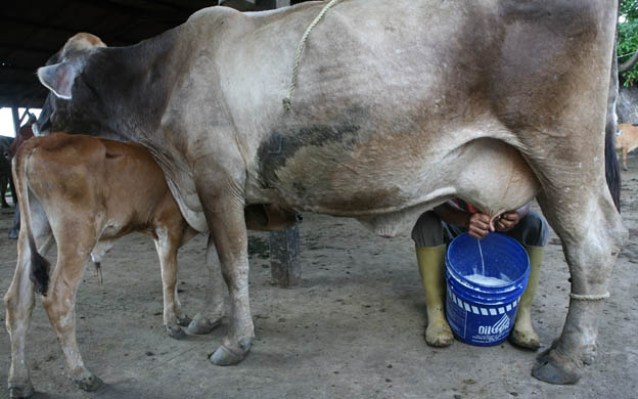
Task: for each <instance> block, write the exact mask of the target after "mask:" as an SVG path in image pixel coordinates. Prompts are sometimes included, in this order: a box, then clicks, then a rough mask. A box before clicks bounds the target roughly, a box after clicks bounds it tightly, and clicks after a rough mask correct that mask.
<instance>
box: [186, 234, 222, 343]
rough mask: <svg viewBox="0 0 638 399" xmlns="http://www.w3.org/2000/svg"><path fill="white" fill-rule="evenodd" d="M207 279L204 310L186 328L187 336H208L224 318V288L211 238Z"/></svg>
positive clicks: (209, 240)
mask: <svg viewBox="0 0 638 399" xmlns="http://www.w3.org/2000/svg"><path fill="white" fill-rule="evenodd" d="M206 266H207V269H208V274H209V275H208V279H207V288H206V293H205V295H206V298H205V303H204V309H203V310H202V311H201V312H199V313H197V314H196V315H195V317H193V320H192V321H191V322H190V324H189V325H188V328H187V330H186V331H187V332H188V333H189V334H195V335H198V334H208V333H209V332H211V331H213V329H215V327H217V326H218V325H220V324H221V321H222V317H223V316H224V296H225V291H226V286H225V285H224V278H223V276H222V272H221V267H220V264H219V259H218V256H217V250H216V249H215V243H214V242H213V239H212V236H209V237H208V247H207V251H206Z"/></svg>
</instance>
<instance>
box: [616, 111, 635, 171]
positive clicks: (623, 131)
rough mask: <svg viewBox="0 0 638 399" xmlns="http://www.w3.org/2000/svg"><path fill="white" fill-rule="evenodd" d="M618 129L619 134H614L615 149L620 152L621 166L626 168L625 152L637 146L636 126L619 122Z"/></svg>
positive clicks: (627, 152)
mask: <svg viewBox="0 0 638 399" xmlns="http://www.w3.org/2000/svg"><path fill="white" fill-rule="evenodd" d="M618 129H619V130H620V134H619V135H618V136H616V151H618V152H622V167H623V169H624V170H627V169H628V168H627V154H629V153H630V152H632V151H633V150H635V149H636V148H638V126H636V125H632V124H629V123H621V124H619V125H618Z"/></svg>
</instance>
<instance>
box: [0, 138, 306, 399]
mask: <svg viewBox="0 0 638 399" xmlns="http://www.w3.org/2000/svg"><path fill="white" fill-rule="evenodd" d="M13 174H14V176H15V180H16V186H17V188H18V190H17V191H18V201H19V204H20V208H21V209H22V210H23V215H22V217H23V222H22V226H21V228H20V234H19V238H18V261H17V266H16V270H15V274H14V277H13V281H12V283H11V286H10V287H9V290H8V292H7V294H6V295H5V298H4V301H5V305H6V311H7V315H6V325H7V330H8V331H9V335H10V338H11V369H10V372H9V390H10V396H11V397H12V398H17V397H28V396H30V395H31V394H32V393H33V386H32V384H31V381H30V378H29V370H28V368H27V366H26V364H27V363H26V360H25V353H24V347H25V338H26V333H27V330H28V327H29V322H30V317H31V311H32V309H33V307H34V292H38V293H40V294H42V295H43V296H44V298H43V305H44V308H45V310H46V312H47V314H48V317H49V320H50V322H51V325H52V326H53V329H54V330H55V333H56V335H57V337H58V340H59V341H60V344H61V346H62V350H63V352H64V355H65V357H66V361H67V365H68V367H69V369H70V371H71V375H72V378H73V379H74V381H75V382H76V384H77V385H78V386H79V387H80V388H82V389H84V390H89V391H91V390H95V389H97V388H98V387H99V386H100V385H101V381H100V379H99V378H98V377H97V376H95V375H94V374H92V373H91V372H90V371H89V370H88V369H87V368H86V367H85V366H84V363H83V360H82V357H81V355H80V351H79V349H78V345H77V342H76V338H75V331H76V326H75V295H76V291H77V288H78V284H79V282H80V280H81V277H82V274H83V271H84V264H85V262H86V261H87V259H88V257H89V254H91V256H92V258H93V260H94V261H96V262H99V261H100V260H101V257H102V256H103V255H104V253H105V252H106V251H108V249H109V248H110V247H111V244H112V242H113V241H114V240H116V239H117V238H119V237H122V236H124V235H126V234H128V233H131V232H133V231H139V232H142V233H146V234H148V235H150V236H151V237H153V240H154V241H155V246H156V249H157V253H158V255H159V259H160V266H161V274H162V283H163V295H164V325H165V326H166V329H167V330H168V333H169V335H170V336H171V337H173V338H180V337H182V336H183V335H184V332H183V331H182V329H181V328H180V326H185V325H188V322H189V319H188V318H187V317H186V316H185V315H184V314H183V313H182V310H181V306H180V302H179V299H178V297H177V291H176V280H177V276H176V274H177V251H178V249H179V248H180V246H181V245H182V244H183V243H185V242H186V241H187V240H189V239H190V238H192V237H193V236H194V235H195V234H197V232H196V231H195V230H194V229H192V228H191V227H189V225H188V224H187V223H186V221H185V219H184V218H183V217H182V214H181V213H180V210H179V208H178V206H177V203H176V202H175V200H174V199H173V197H172V195H171V193H170V191H169V189H168V186H167V184H166V181H165V179H164V175H163V173H162V170H161V169H160V168H159V166H158V165H157V163H156V162H155V161H154V160H153V158H152V156H151V155H150V153H149V152H148V151H147V150H146V149H144V147H142V146H141V145H139V144H133V143H122V142H117V141H112V140H106V139H98V138H94V137H89V136H81V135H67V134H64V133H54V134H52V135H49V136H43V137H35V138H33V139H31V140H28V141H26V142H25V143H24V144H23V145H22V146H21V147H20V148H19V149H18V152H17V154H16V156H15V158H14V161H13ZM246 220H247V222H246V223H247V227H248V228H250V229H253V230H276V229H281V228H287V227H290V225H291V224H293V223H295V222H296V221H297V216H296V214H294V213H286V212H282V211H280V210H278V209H273V208H269V207H267V206H250V207H248V208H246ZM53 238H55V241H56V244H57V251H58V258H57V265H56V267H55V269H54V270H53V273H52V276H51V278H50V279H49V263H48V262H47V261H46V259H44V257H42V256H41V255H40V253H44V252H45V251H46V250H47V249H48V248H49V247H50V246H51V244H52V241H53V240H52V239H53ZM210 242H211V241H210V240H209V243H210ZM213 254H215V255H216V253H215V249H214V246H213V245H211V244H209V251H208V260H209V261H208V262H207V264H208V265H209V267H210V274H211V277H212V279H211V285H210V287H209V289H210V291H209V292H207V295H206V302H207V303H206V304H205V307H206V309H207V310H206V311H204V312H200V313H198V314H197V315H196V316H195V318H194V319H193V321H192V322H191V323H190V325H189V326H188V332H189V333H196V334H198V333H206V332H209V331H210V330H212V329H213V328H214V327H215V326H217V325H218V324H219V321H220V320H221V317H222V309H223V292H224V289H225V288H224V285H223V281H222V278H221V271H220V269H219V265H218V263H217V262H212V261H211V260H212V259H213V257H212V255H213Z"/></svg>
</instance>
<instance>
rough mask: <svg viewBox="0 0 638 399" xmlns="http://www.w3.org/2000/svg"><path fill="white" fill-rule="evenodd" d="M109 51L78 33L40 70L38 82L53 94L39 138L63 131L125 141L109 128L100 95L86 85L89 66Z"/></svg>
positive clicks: (39, 125)
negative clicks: (99, 54) (101, 54)
mask: <svg viewBox="0 0 638 399" xmlns="http://www.w3.org/2000/svg"><path fill="white" fill-rule="evenodd" d="M105 47H106V45H105V44H104V43H103V42H102V40H100V38H98V37H97V36H94V35H91V34H89V33H78V34H76V35H75V36H73V37H71V38H70V39H69V40H67V42H66V44H65V45H64V47H62V49H61V50H60V51H59V52H58V53H56V54H55V55H54V56H52V57H51V58H50V59H49V60H48V61H47V63H46V65H45V66H43V67H40V68H38V79H39V80H40V82H41V83H42V84H43V85H44V86H46V87H47V88H48V89H49V90H50V93H49V96H48V97H47V99H46V101H45V103H44V105H43V107H42V113H41V114H40V117H39V118H38V120H37V122H36V124H35V133H36V135H45V134H48V132H49V131H53V130H60V131H66V132H69V133H84V134H95V135H100V136H103V137H108V138H114V139H123V137H122V136H121V135H120V134H118V133H116V132H115V131H114V129H111V128H110V127H109V125H108V123H109V121H108V118H105V117H104V113H103V109H102V108H103V107H102V101H101V99H100V98H99V97H98V93H96V91H95V90H94V89H93V87H92V86H91V84H90V83H88V82H86V74H85V69H86V68H87V65H88V64H89V63H90V62H91V59H92V56H93V55H95V54H96V53H98V52H99V51H101V50H104V48H105Z"/></svg>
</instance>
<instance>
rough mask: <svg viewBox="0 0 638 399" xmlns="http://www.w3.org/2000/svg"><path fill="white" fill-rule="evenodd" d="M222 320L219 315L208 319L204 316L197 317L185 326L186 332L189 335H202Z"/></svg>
mask: <svg viewBox="0 0 638 399" xmlns="http://www.w3.org/2000/svg"><path fill="white" fill-rule="evenodd" d="M221 322H222V319H221V317H220V318H218V319H215V320H212V321H211V320H210V319H207V318H205V317H197V316H195V318H194V319H193V320H192V321H191V322H190V324H189V325H188V327H187V328H186V332H187V333H188V334H190V335H204V334H208V333H210V332H211V331H213V330H214V329H215V328H216V327H217V326H219V325H220V324H221Z"/></svg>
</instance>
